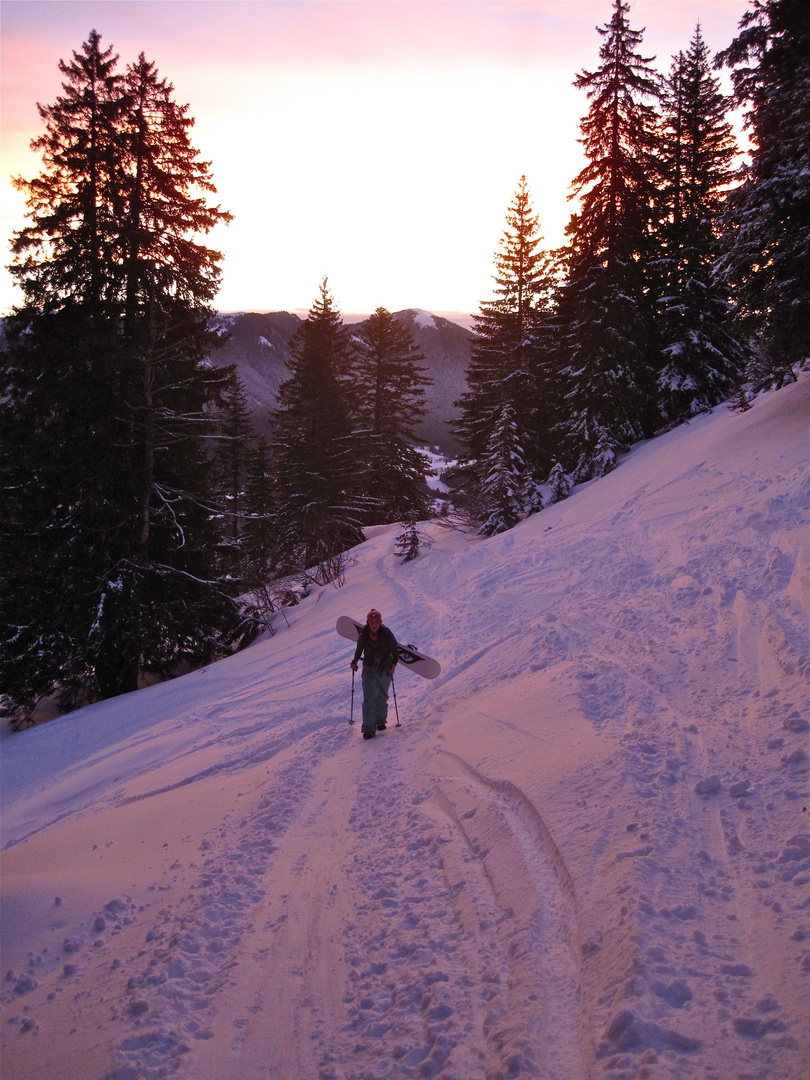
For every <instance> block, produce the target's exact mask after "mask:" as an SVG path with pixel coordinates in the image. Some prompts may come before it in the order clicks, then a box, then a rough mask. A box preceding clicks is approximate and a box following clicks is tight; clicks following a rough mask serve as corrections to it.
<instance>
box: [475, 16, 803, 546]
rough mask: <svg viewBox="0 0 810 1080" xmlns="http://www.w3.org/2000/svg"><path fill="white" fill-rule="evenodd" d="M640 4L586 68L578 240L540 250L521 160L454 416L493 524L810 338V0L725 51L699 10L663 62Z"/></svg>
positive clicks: (763, 375)
mask: <svg viewBox="0 0 810 1080" xmlns="http://www.w3.org/2000/svg"><path fill="white" fill-rule="evenodd" d="M628 10H629V5H628V4H627V3H626V2H625V0H614V3H613V13H612V17H611V19H610V21H609V22H608V23H607V24H606V25H605V26H603V27H601V28H599V34H600V35H601V38H602V44H601V48H600V53H599V59H600V63H599V66H598V67H596V68H595V69H594V70H593V71H584V72H582V73H581V74H579V75H578V76H577V78H576V85H577V86H578V87H580V88H581V89H583V90H584V91H585V93H586V95H587V98H588V102H589V108H588V111H587V114H586V115H585V117H584V118H583V120H582V124H581V142H582V145H583V147H584V149H585V153H586V159H587V163H586V165H585V167H584V169H583V170H582V172H581V173H580V174H579V176H577V177H576V178H575V179H574V181H573V185H572V188H573V192H572V197H577V198H578V201H579V209H578V210H577V212H576V213H575V214H573V216H572V217H571V220H570V223H569V225H568V228H567V243H566V245H565V246H564V247H563V249H562V250H559V251H553V252H549V251H546V250H544V249H543V247H542V236H541V234H540V223H539V219H538V217H537V216H535V214H534V213H533V210H532V206H531V198H530V194H529V190H528V186H527V184H526V179H525V177H523V178H521V180H520V184H519V187H518V190H517V192H516V194H515V197H514V200H513V202H512V203H511V205H510V206H509V209H508V213H507V219H506V226H507V227H506V230H505V232H504V235H503V238H502V240H501V244H500V249H499V251H498V252H497V254H496V256H495V269H496V273H495V275H494V277H495V283H496V290H495V293H496V295H495V299H494V300H492V301H487V302H485V303H483V304H482V305H481V312H480V314H479V315H478V317H477V326H476V329H477V338H476V341H475V342H474V345H473V359H472V363H471V366H470V370H469V375H468V389H467V392H466V394H465V395H464V396H463V397H462V399H461V400H460V402H459V403H458V404H459V407H460V418H459V420H458V422H457V425H456V431H457V434H458V435H459V437H460V438H461V439H462V441H463V443H464V445H465V446H466V448H467V451H468V454H467V460H466V462H465V465H466V475H467V490H468V492H469V494H470V496H471V503H472V508H473V512H474V514H475V516H476V517H477V520H478V523H479V527H480V528H481V531H483V532H484V533H495V532H499V531H501V530H503V529H507V528H509V527H511V526H512V525H514V524H515V523H516V522H517V521H519V520H520V519H521V518H523V517H525V516H527V515H528V514H531V513H534V512H535V511H536V510H538V509H540V508H541V506H542V505H543V499H544V498H545V501H546V503H548V502H551V501H555V500H556V499H559V498H560V497H562V496H564V495H565V494H566V493H567V491H568V490H569V488H570V486H571V485H572V484H574V483H578V482H581V481H585V480H589V479H592V478H594V477H599V476H603V475H604V474H605V473H607V472H609V471H610V470H611V469H612V468H613V467H614V466H615V464H616V459H617V455H618V454H619V453H620V452H622V451H624V450H626V449H627V448H628V447H629V446H630V445H631V444H632V443H633V442H636V441H638V440H639V439H643V438H647V437H649V436H651V435H653V434H654V433H655V432H657V431H659V430H662V429H664V428H666V427H670V426H672V425H674V424H678V423H681V422H683V421H685V420H688V419H689V417H691V416H694V415H695V414H697V413H700V412H702V411H705V410H707V409H710V408H711V407H712V406H714V405H716V404H718V403H719V402H720V401H723V400H724V399H727V398H729V397H731V396H733V395H736V399H737V401H738V402H739V404H740V406H741V407H744V406H745V401H746V396H747V395H750V393H752V392H756V391H757V390H759V389H762V388H764V387H766V386H778V385H780V384H782V383H783V382H784V381H786V380H788V379H791V378H794V377H795V376H794V374H793V372H794V367H795V365H796V364H798V363H803V362H806V360H807V357H808V354H810V171H809V170H808V165H810V93H808V90H810V11H809V10H808V8H807V5H804V4H802V3H801V2H800V0H761V2H759V0H757V2H756V3H755V5H754V7H753V9H752V10H751V11H750V12H749V13H748V14H746V16H745V17H744V19H743V20H742V22H741V26H740V31H741V32H740V35H739V36H738V38H737V39H736V40H735V41H734V43H733V44H732V45H731V46H730V47H729V48H728V49H727V50H726V51H725V52H723V53H722V54H721V55H720V56H719V57H718V58H716V60H715V61H714V63H713V61H712V58H711V57H710V55H709V51H708V49H707V47H706V44H705V42H704V41H703V38H702V35H701V31H700V27H699V26H698V27H697V28H696V30H695V32H694V36H693V38H692V40H691V42H690V43H689V46H688V48H687V49H686V51H684V52H680V53H678V54H677V55H676V56H675V57H674V58H673V59H672V64H671V67H670V70H669V72H668V73H666V74H665V75H660V74H658V73H657V72H656V70H655V69H654V68H653V66H652V62H653V59H654V58H649V57H646V56H644V55H643V52H642V47H641V43H642V32H641V31H638V30H634V29H632V28H631V27H630V25H629V22H628ZM721 65H729V66H731V67H732V69H733V80H734V87H735V94H734V97H733V98H732V99H731V100H729V99H727V98H725V97H724V96H723V94H722V93H721V92H720V86H719V79H718V76H717V73H716V70H717V68H718V67H719V66H721ZM734 105H736V106H739V107H742V108H743V109H744V110H745V111H746V123H747V128H748V134H749V136H750V142H751V147H750V153H749V155H748V160H747V162H746V164H744V165H743V166H742V167H741V168H740V167H739V165H736V164H735V162H736V158H737V147H736V142H735V139H734V137H733V134H732V129H731V126H730V123H729V121H728V118H727V115H728V112H729V110H730V109H731V108H732V106H734Z"/></svg>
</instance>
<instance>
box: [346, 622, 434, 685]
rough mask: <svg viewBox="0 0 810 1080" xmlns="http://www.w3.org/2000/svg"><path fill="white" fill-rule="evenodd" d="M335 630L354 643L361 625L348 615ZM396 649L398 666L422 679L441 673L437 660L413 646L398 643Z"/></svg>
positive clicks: (431, 677) (358, 635) (361, 627)
mask: <svg viewBox="0 0 810 1080" xmlns="http://www.w3.org/2000/svg"><path fill="white" fill-rule="evenodd" d="M335 629H336V630H337V632H338V633H339V634H340V636H341V637H345V638H348V640H349V641H355V642H356V641H357V639H358V638H359V637H360V631H361V630H362V629H363V623H360V622H357V620H356V619H350V618H349V616H348V615H341V616H340V618H339V619H338V621H337V625H336V626H335ZM398 647H399V662H400V664H404V665H405V667H407V668H410V669H411V671H415V672H416V674H417V675H421V676H422V678H423V679H435V678H436V676H437V675H439V674H440V673H441V670H442V669H441V666H440V664H439V661H438V660H433V659H432V658H431V657H430V656H425V654H424V653H420V652H418V651H417V650H416V649H415V648H414V647H413V645H399V643H398Z"/></svg>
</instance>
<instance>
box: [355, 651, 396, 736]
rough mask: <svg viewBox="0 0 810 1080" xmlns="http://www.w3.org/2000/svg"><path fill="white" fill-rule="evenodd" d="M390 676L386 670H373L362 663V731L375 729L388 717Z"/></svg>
mask: <svg viewBox="0 0 810 1080" xmlns="http://www.w3.org/2000/svg"><path fill="white" fill-rule="evenodd" d="M390 688H391V676H390V675H389V674H388V672H387V671H383V672H382V673H380V672H377V671H373V670H372V669H371V668H370V667H368V665H366V664H364V665H363V726H362V728H361V730H362V731H364V732H365V731H376V730H377V728H378V727H379V726H381V725H382V724H384V723H385V721H386V719H387V717H388V691H389V690H390Z"/></svg>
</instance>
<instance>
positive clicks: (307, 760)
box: [0, 377, 810, 1080]
mask: <svg viewBox="0 0 810 1080" xmlns="http://www.w3.org/2000/svg"><path fill="white" fill-rule="evenodd" d="M808 459H810V378H808V377H804V378H803V379H802V380H801V381H800V382H799V383H798V384H796V385H792V386H790V387H787V388H786V389H784V390H781V391H779V392H778V393H772V394H769V395H765V396H763V397H761V398H759V399H758V400H757V401H756V403H755V405H754V407H753V409H752V410H751V411H750V412H748V413H745V414H736V413H734V412H732V411H730V410H729V409H727V408H721V409H718V410H716V412H715V413H714V414H713V415H711V416H705V417H701V418H699V419H697V420H695V421H694V422H692V423H691V424H689V425H687V426H684V427H682V428H680V429H678V430H677V431H674V432H671V433H670V434H668V435H666V436H664V437H662V438H660V439H658V440H655V441H654V442H651V443H648V444H644V445H641V446H639V447H637V448H636V449H635V450H634V451H633V452H632V453H631V454H629V455H628V456H627V457H626V458H625V459H624V460H623V462H622V464H621V466H620V468H619V469H618V470H617V471H616V472H615V473H613V474H612V475H611V476H609V477H608V478H607V479H605V480H603V481H599V482H597V483H593V484H590V485H587V486H585V487H583V488H580V489H578V490H577V491H576V492H575V494H574V495H573V497H572V498H570V499H569V500H567V501H565V502H563V503H560V504H558V505H556V506H554V507H552V508H550V509H549V510H548V511H546V512H544V513H542V514H540V515H538V516H536V517H534V518H532V519H530V520H529V521H527V522H525V523H524V524H523V525H522V526H520V527H518V528H517V529H515V530H513V531H512V532H510V533H507V534H504V535H502V536H499V537H495V538H493V539H490V540H483V539H481V538H475V537H470V536H465V535H462V534H461V533H459V532H453V531H451V530H442V529H440V528H438V527H437V526H435V525H431V526H429V527H428V530H427V531H428V532H430V534H431V536H432V538H433V544H432V546H430V547H429V549H427V550H426V551H425V553H424V554H423V555H422V556H421V557H420V558H419V559H417V560H415V561H414V562H411V563H408V564H405V565H403V564H401V563H400V562H399V561H398V560H397V559H395V558H394V557H393V554H392V552H393V547H394V541H395V536H396V531H397V530H396V528H381V529H377V530H373V532H372V535H371V536H370V538H369V540H368V541H367V542H366V543H365V544H364V545H363V546H362V547H360V548H358V549H357V552H356V556H357V561H356V564H355V565H354V566H353V567H351V568H350V569H349V571H348V574H347V580H346V585H345V586H344V587H343V588H342V589H340V590H337V589H334V588H332V587H326V588H323V589H320V590H317V591H315V592H313V593H312V594H311V595H310V596H309V597H308V598H307V599H306V600H305V601H304V602H303V603H302V604H301V605H300V607H298V608H295V609H293V610H290V611H288V613H287V616H288V619H289V626H288V625H287V624H286V622H285V619H284V618H283V617H281V616H277V617H276V624H275V626H276V630H277V632H276V634H275V636H273V637H266V638H265V639H263V640H261V641H259V642H257V643H256V644H255V645H254V646H252V647H251V648H250V649H248V650H246V651H245V652H244V653H242V654H240V655H238V656H235V657H233V658H231V659H229V660H226V661H223V662H221V663H219V664H216V665H214V666H212V667H210V668H208V669H207V670H204V671H200V672H195V673H193V674H191V675H188V676H186V677H185V678H182V679H178V680H176V681H175V682H172V683H169V684H165V685H161V686H155V687H152V688H150V689H148V690H143V691H141V692H139V693H137V694H134V695H130V696H128V697H124V698H119V699H117V700H114V701H109V702H104V703H101V704H98V705H95V706H92V707H90V708H87V709H84V710H82V711H80V712H76V713H73V714H72V715H69V716H66V717H64V718H62V719H59V720H56V721H54V722H53V723H51V724H47V725H43V726H41V727H39V728H35V729H32V730H30V731H27V732H23V733H21V734H20V735H18V736H14V737H8V738H6V739H4V740H3V744H2V785H3V786H2V795H3V840H2V844H3V854H2V904H3V906H2V935H3V939H2V949H3V960H2V964H3V967H2V974H3V977H4V978H3V981H2V984H0V985H1V986H2V1004H3V1018H2V1024H1V1025H0V1027H1V1028H2V1044H3V1045H2V1068H3V1077H4V1080H54V1078H58V1080H101V1078H103V1077H104V1078H115V1080H134V1078H136V1077H138V1078H140V1077H144V1078H153V1077H163V1076H170V1075H177V1076H178V1077H184V1078H186V1077H187V1078H189V1080H231V1078H232V1080H260V1078H261V1080H314V1078H341V1080H366V1078H378V1080H400V1078H406V1077H441V1078H443V1080H451V1078H453V1080H478V1078H481V1080H495V1078H507V1077H509V1078H528V1077H541V1078H543V1080H551V1078H556V1080H586V1078H589V1080H595V1078H602V1077H605V1078H607V1077H617V1078H618V1077H626V1078H629V1077H633V1078H643V1077H653V1078H656V1080H663V1078H669V1077H683V1078H689V1080H693V1078H694V1080H710V1078H713V1080H738V1078H742V1077H750V1078H760V1077H761V1078H766V1077H767V1078H769V1080H806V1078H807V1077H808V1075H810V820H808V818H809V817H810V815H809V813H808V806H809V805H810V771H809V769H810V762H809V761H808V752H809V751H810V730H808V729H809V728H810V725H809V724H808V720H810V528H808V525H810V464H809V461H808ZM372 604H373V605H376V606H377V607H379V608H380V609H381V610H382V612H383V615H384V617H385V620H386V622H387V623H388V624H389V625H390V626H391V627H392V628H393V629H394V631H395V632H396V633H397V635H398V636H399V637H400V639H401V640H403V641H405V642H413V643H414V644H415V645H417V646H418V647H419V648H421V649H422V650H423V651H425V652H428V653H430V654H431V655H434V656H436V657H438V658H439V659H440V661H441V663H442V666H443V672H442V675H441V676H440V677H439V678H438V679H436V680H435V681H434V682H426V681H424V680H420V679H418V678H417V677H416V676H415V675H414V674H413V673H410V672H408V671H407V670H401V672H400V674H399V675H398V677H397V701H398V707H399V714H400V718H401V727H396V726H394V719H393V716H392V723H391V724H390V725H389V728H388V730H387V731H386V732H385V733H383V734H382V735H381V736H380V737H379V738H377V739H375V740H373V741H371V742H368V743H364V742H363V741H362V740H361V738H360V733H359V724H355V726H354V727H350V726H348V724H347V720H348V718H349V710H350V695H351V677H350V673H349V659H350V655H351V646H350V645H349V644H348V643H347V642H346V641H344V640H343V639H342V638H340V637H339V636H338V635H337V634H336V633H335V630H334V626H335V620H336V618H337V616H338V615H341V614H350V615H353V616H355V617H361V618H362V617H363V616H364V615H365V612H366V611H367V610H368V608H369V607H370V606H371V605H372ZM357 691H358V693H357V696H356V698H355V706H354V707H355V715H357V712H358V708H359V698H360V693H359V681H358V685H357ZM392 712H393V710H392ZM6 972H9V974H8V975H6Z"/></svg>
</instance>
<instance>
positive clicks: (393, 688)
mask: <svg viewBox="0 0 810 1080" xmlns="http://www.w3.org/2000/svg"><path fill="white" fill-rule="evenodd" d="M391 689H392V690H393V691H394V711H395V712H396V714H397V727H402V724H400V722H399V706H398V705H397V688H396V686H395V685H394V676H393V674H392V675H391Z"/></svg>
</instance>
